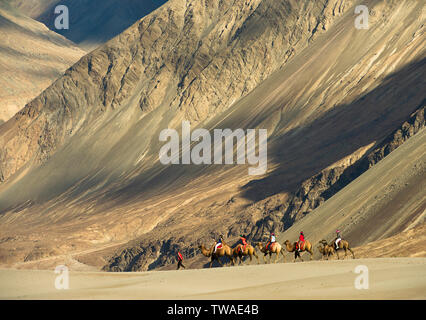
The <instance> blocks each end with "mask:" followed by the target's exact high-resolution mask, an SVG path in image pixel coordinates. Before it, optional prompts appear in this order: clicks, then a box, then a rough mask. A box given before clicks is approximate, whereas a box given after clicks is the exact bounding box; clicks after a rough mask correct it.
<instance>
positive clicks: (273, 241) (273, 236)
mask: <svg viewBox="0 0 426 320" xmlns="http://www.w3.org/2000/svg"><path fill="white" fill-rule="evenodd" d="M275 242H276V239H275V233H273V232H272V233H271V235H270V236H269V242H268V243H267V244H266V247H265V249H266V251H268V250H271V247H272V246H273V244H274V243H275Z"/></svg>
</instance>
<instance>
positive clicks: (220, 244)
mask: <svg viewBox="0 0 426 320" xmlns="http://www.w3.org/2000/svg"><path fill="white" fill-rule="evenodd" d="M220 248H222V236H219V240H217V241H216V244H215V246H214V251H213V253H216V250H217V249H220Z"/></svg>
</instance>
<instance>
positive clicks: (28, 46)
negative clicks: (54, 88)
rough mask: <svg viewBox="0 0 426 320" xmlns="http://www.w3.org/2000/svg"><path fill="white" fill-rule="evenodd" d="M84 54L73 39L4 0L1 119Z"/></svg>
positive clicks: (0, 28) (0, 11)
mask: <svg viewBox="0 0 426 320" xmlns="http://www.w3.org/2000/svg"><path fill="white" fill-rule="evenodd" d="M84 54H85V52H84V51H83V50H81V49H79V48H77V47H76V46H75V45H74V44H73V43H71V42H70V41H68V40H66V39H65V38H63V37H62V36H60V35H58V34H56V33H54V32H52V31H49V29H47V28H46V27H45V26H44V25H43V24H41V23H39V22H37V21H35V20H32V19H30V18H28V17H26V16H24V15H22V14H20V13H18V12H17V11H15V10H13V9H11V8H10V7H9V6H8V5H7V3H6V2H5V1H4V0H2V1H0V123H1V122H5V121H7V120H9V119H10V118H11V117H12V116H13V115H14V114H15V113H17V112H18V111H19V110H21V109H22V108H23V107H24V106H25V104H26V103H27V102H29V101H31V100H32V99H34V98H35V97H36V96H38V95H39V94H40V93H41V92H42V91H43V90H44V89H46V88H47V87H48V86H49V85H50V84H51V83H52V82H53V81H54V80H56V79H57V78H58V77H59V76H60V75H61V74H62V73H63V72H64V71H65V69H67V68H68V67H69V66H71V65H72V64H74V63H75V62H77V60H78V59H80V58H81V57H82V56H83V55H84Z"/></svg>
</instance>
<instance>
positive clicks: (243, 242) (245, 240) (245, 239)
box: [240, 235, 247, 252]
mask: <svg viewBox="0 0 426 320" xmlns="http://www.w3.org/2000/svg"><path fill="white" fill-rule="evenodd" d="M240 240H241V243H242V247H241V250H242V252H244V251H246V247H247V237H246V236H245V235H242V236H241V235H240Z"/></svg>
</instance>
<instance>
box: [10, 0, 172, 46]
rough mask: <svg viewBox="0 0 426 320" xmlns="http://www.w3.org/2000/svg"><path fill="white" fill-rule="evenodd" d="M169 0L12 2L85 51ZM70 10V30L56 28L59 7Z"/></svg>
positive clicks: (113, 35)
mask: <svg viewBox="0 0 426 320" xmlns="http://www.w3.org/2000/svg"><path fill="white" fill-rule="evenodd" d="M166 1H167V0H143V1H140V0H79V1H75V0H29V1H28V0H11V1H10V2H11V5H13V6H14V7H16V8H18V9H19V10H21V11H22V12H23V13H25V14H26V15H28V16H30V17H32V18H33V19H36V20H37V21H40V22H41V23H43V24H45V25H46V26H47V27H48V28H49V29H51V30H52V31H55V32H57V33H59V34H61V35H63V36H64V37H66V38H67V39H69V40H71V41H73V42H74V43H76V44H78V45H79V46H80V47H82V48H84V49H85V50H91V49H94V48H96V47H97V46H99V45H100V44H103V43H105V42H106V41H108V40H110V39H112V38H113V37H115V36H116V35H118V34H120V33H121V32H123V31H124V30H125V29H127V28H128V27H130V26H131V25H132V24H133V23H134V22H135V21H137V20H139V19H140V18H142V17H144V16H146V15H147V14H149V13H150V12H152V11H154V10H155V9H157V8H158V7H160V6H161V5H162V4H164V3H165V2H166ZM58 5H65V6H67V8H68V10H69V15H70V19H69V24H70V26H69V29H63V30H57V29H56V27H55V19H56V17H57V16H58V15H57V14H55V8H56V7H57V6H58Z"/></svg>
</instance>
